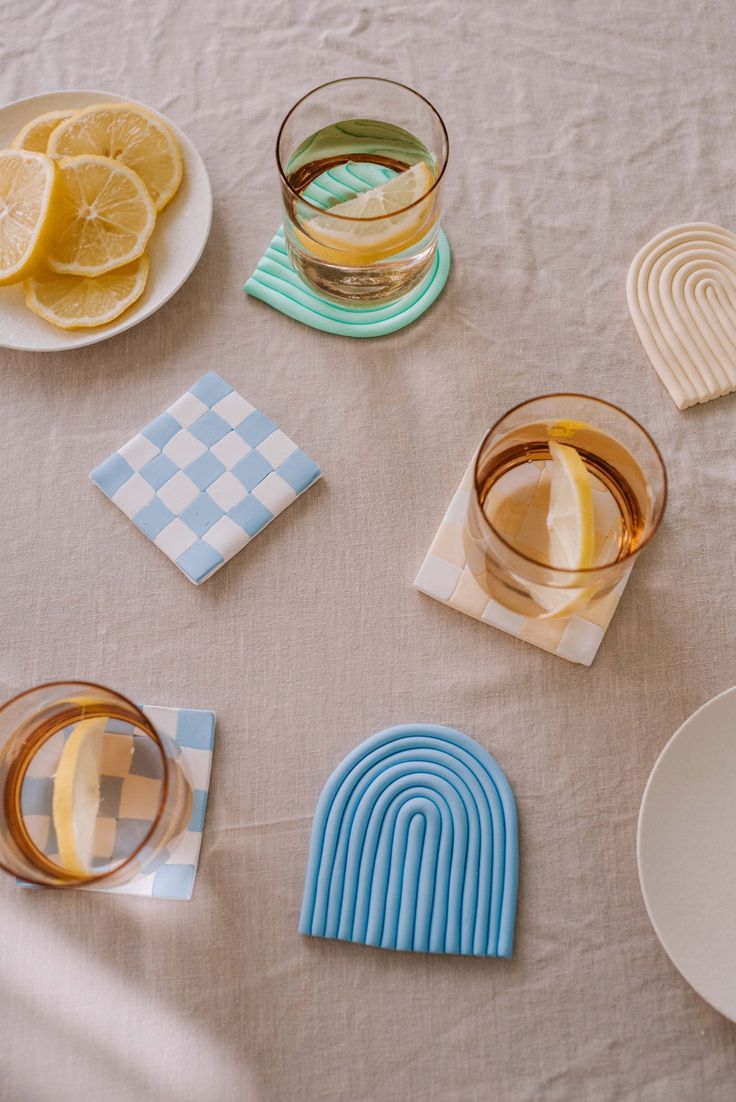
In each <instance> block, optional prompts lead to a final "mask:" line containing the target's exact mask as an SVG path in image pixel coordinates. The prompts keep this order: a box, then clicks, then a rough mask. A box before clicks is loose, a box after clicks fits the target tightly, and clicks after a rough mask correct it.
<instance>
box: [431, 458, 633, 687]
mask: <svg viewBox="0 0 736 1102" xmlns="http://www.w3.org/2000/svg"><path fill="white" fill-rule="evenodd" d="M474 467H475V459H474V458H473V460H471V462H470V465H469V467H468V469H467V470H466V472H465V475H464V476H463V480H462V482H461V483H460V486H459V487H458V489H457V491H456V493H455V495H454V497H453V499H452V501H451V502H450V505H449V508H448V510H447V512H446V513H445V516H444V519H443V521H442V524H441V525H440V527H439V530H438V532H437V535H436V536H435V537H434V540H433V541H432V545H431V547H430V549H429V551H428V553H427V555H426V557H425V559H424V562H423V563H422V565H421V566H420V568H419V573H418V574H417V576H416V578H415V579H414V588H415V589H418V590H419V591H420V592H421V593H425V594H426V595H427V596H428V597H433V598H434V599H435V600H436V601H441V602H442V604H444V605H449V606H450V608H454V609H456V610H457V611H458V612H464V613H465V615H466V616H472V617H473V619H475V620H481V621H482V622H483V623H484V624H490V625H491V626H492V627H494V628H498V629H499V631H505V632H506V634H507V635H514V636H515V637H516V638H517V639H523V640H524V642H526V643H533V644H534V646H535V647H541V649H542V650H546V651H549V653H550V654H556V655H557V656H558V658H566V659H567V661H568V662H577V663H578V664H579V665H582V666H590V665H591V664H592V662H593V659H594V658H595V656H596V654H597V653H598V648H599V647H600V645H601V643H602V642H603V636H604V635H605V633H606V628H607V627H608V625H609V624H610V622H611V620H612V619H613V614H614V612H615V611H616V608H617V607H618V603H619V601H620V600H621V595H622V594H623V591H624V589H625V587H626V583H627V581H628V580H629V574H630V573H631V569H629V571H628V572H627V573H626V574H625V575H624V577H623V578H622V579H621V580H620V581H619V582H618V583H617V585H615V586H614V588H613V589H612V590H611V592H610V593H609V594H608V595H607V596H606V597H603V598H601V599H600V600H597V601H595V602H594V603H593V604H592V605H591V606H590V607H588V608H583V609H581V610H580V611H579V612H577V613H576V614H575V615H574V616H569V617H567V618H565V617H560V618H559V619H556V620H535V619H530V618H529V617H527V616H521V615H519V613H517V612H512V611H511V610H510V609H507V608H504V606H503V605H501V604H499V603H498V601H494V600H493V599H492V598H490V597H489V596H488V594H487V593H486V591H485V590H484V589H483V588H482V586H481V585H479V584H478V581H477V579H476V578H475V576H474V574H473V573H472V571H471V570H470V568H469V567H468V565H467V558H466V555H465V547H464V542H463V530H464V528H465V519H466V517H467V512H468V501H469V499H470V493H471V490H472V486H473V471H474ZM546 520H547V514H546V511H543V510H542V509H540V508H537V507H536V506H535V505H534V503H533V501H532V502H530V503H529V505H528V508H527V510H526V512H525V514H524V516H523V518H520V525H524V526H525V530H526V531H528V533H529V535H528V537H527V538H528V539H529V541H530V542H531V541H532V540H533V538H534V532H535V531H544V532H546ZM598 522H599V516H598V512H597V511H596V523H598ZM603 531H604V532H605V529H603ZM523 534H524V532H523V531H521V530H520V535H523Z"/></svg>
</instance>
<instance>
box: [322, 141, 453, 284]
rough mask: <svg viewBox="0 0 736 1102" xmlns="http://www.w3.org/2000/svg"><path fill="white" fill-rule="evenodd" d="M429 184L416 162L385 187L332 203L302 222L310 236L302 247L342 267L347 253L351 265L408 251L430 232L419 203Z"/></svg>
mask: <svg viewBox="0 0 736 1102" xmlns="http://www.w3.org/2000/svg"><path fill="white" fill-rule="evenodd" d="M433 182H434V176H433V174H432V171H431V169H430V168H429V166H428V165H426V164H425V163H424V161H419V162H418V163H417V164H415V165H414V166H413V167H412V168H408V169H407V170H406V172H401V173H399V175H398V176H394V178H393V179H392V180H389V181H388V183H386V184H381V186H380V187H373V188H369V189H368V190H367V191H362V192H361V193H360V194H359V195H356V196H355V198H354V199H347V200H345V202H343V203H336V204H335V205H334V206H332V207H330V208H329V210H328V211H327V212H326V213H325V214H318V215H316V217H314V218H312V219H310V221H309V222H306V223H304V227H305V229H306V230H307V231H308V234H309V236H308V237H307V236H306V235H304V237H303V240H304V243H305V245H306V247H307V248H309V250H310V251H311V252H313V253H316V254H319V255H320V256H321V257H322V258H323V259H325V260H328V261H333V262H336V263H343V264H344V263H349V262H350V256H351V255H352V257H353V259H354V260H355V262H356V264H367V263H371V262H372V261H375V260H381V259H383V258H385V257H387V256H390V255H391V254H392V253H394V252H396V251H397V250H399V249H408V248H409V247H410V245H413V244H414V243H415V242H416V241H417V240H419V239H420V238H421V237H422V236H423V235H424V234H425V233H426V232H427V230H428V228H429V226H428V216H429V213H430V211H429V209H428V203H427V202H418V200H421V199H422V198H423V197H424V196H425V195H426V194H427V192H428V191H429V189H430V188H431V187H432V184H433ZM413 204H416V205H413ZM407 208H410V209H407ZM394 212H396V213H394ZM335 216H337V217H335ZM333 254H339V256H334V255H333ZM346 254H347V256H346Z"/></svg>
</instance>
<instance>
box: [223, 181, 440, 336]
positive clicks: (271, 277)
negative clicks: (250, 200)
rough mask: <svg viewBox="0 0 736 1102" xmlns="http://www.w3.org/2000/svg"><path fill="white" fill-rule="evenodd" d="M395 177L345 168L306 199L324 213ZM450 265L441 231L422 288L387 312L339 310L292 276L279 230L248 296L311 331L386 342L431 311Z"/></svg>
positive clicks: (318, 184)
mask: <svg viewBox="0 0 736 1102" xmlns="http://www.w3.org/2000/svg"><path fill="white" fill-rule="evenodd" d="M395 175H396V173H395V172H393V171H392V170H391V169H386V168H381V167H380V166H379V165H371V164H358V165H353V166H352V168H348V167H347V165H341V166H339V167H338V168H334V169H330V170H329V172H323V173H322V175H321V176H320V177H319V181H317V180H315V181H314V182H313V183H311V184H310V185H309V187H308V188H307V189H306V191H305V193H304V194H305V196H306V198H307V199H309V200H310V201H311V202H312V203H314V204H315V205H317V206H323V207H325V208H326V207H328V206H330V205H331V203H332V201H333V200H334V199H338V200H340V201H343V200H346V199H350V198H352V197H353V196H354V195H355V193H356V192H359V191H365V190H366V189H367V188H371V187H378V186H380V185H381V184H384V183H386V181H387V180H390V179H391V178H392V177H393V176H395ZM450 263H451V254H450V246H449V243H448V241H447V238H446V237H445V234H444V232H443V231H442V230H440V235H439V242H438V244H437V251H436V253H435V257H434V262H433V264H432V268H431V271H430V272H429V275H428V276H427V277H426V279H424V280H423V281H422V282H421V283H420V284H419V286H418V287H415V288H414V289H413V290H412V291H410V292H409V293H408V294H407V295H404V297H403V298H400V299H398V301H397V302H391V303H389V304H388V305H387V306H376V307H371V308H370V309H363V308H360V307H355V306H338V305H337V304H336V303H333V302H328V301H327V300H326V299H323V298H321V297H320V296H319V295H317V294H316V293H315V292H314V291H313V290H312V289H311V288H310V287H308V286H307V284H306V283H305V282H304V280H303V279H301V277H300V276H298V275H297V273H296V272H295V271H294V268H293V267H292V264H291V261H290V260H289V257H288V255H287V252H286V242H285V241H284V230H283V227H280V228H279V230H278V232H277V234H276V236H275V237H274V238H273V239H272V241H271V244H270V245H269V246H268V248H267V249H266V251H265V253H264V254H263V256H262V257H261V259H260V260H259V261H258V266H257V267H256V270H255V272H254V273H253V275H252V276H251V277H250V279H249V280H248V282H247V283H246V284H245V287H244V290H245V292H246V293H247V294H249V295H250V296H251V297H252V298H258V299H260V300H261V301H262V302H266V303H268V305H269V306H273V308H274V309H275V310H279V311H280V312H281V313H282V314H286V315H287V316H288V317H290V318H294V320H295V321H300V322H302V323H303V324H304V325H309V326H311V327H312V328H313V329H321V330H322V331H323V332H325V333H336V334H337V335H338V336H343V337H382V336H385V335H386V334H387V333H394V332H396V330H397V329H403V328H404V326H406V325H410V324H411V323H412V322H413V321H416V319H417V318H419V317H421V315H422V314H423V313H425V311H427V310H428V309H429V307H430V306H431V305H432V303H433V302H434V301H435V299H436V298H437V297H438V295H439V294H440V292H441V291H442V289H443V287H444V286H445V283H446V282H447V277H448V275H449V273H450Z"/></svg>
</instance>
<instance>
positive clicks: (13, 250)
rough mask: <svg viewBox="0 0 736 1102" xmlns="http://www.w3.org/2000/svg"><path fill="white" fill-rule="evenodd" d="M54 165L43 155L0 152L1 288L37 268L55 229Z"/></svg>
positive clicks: (56, 185) (56, 188) (56, 182)
mask: <svg viewBox="0 0 736 1102" xmlns="http://www.w3.org/2000/svg"><path fill="white" fill-rule="evenodd" d="M59 186H60V185H59V174H58V170H57V167H56V165H55V164H54V162H53V161H52V160H51V158H50V157H47V156H46V155H45V154H43V153H29V152H27V151H26V150H23V149H3V150H0V286H3V285H4V284H6V283H18V282H19V281H20V280H22V279H25V278H26V276H27V275H30V273H31V272H32V271H33V270H34V269H35V268H36V267H37V266H38V264H39V263H40V262H41V260H42V259H43V256H44V254H45V252H46V249H47V247H48V244H49V241H50V239H51V237H52V236H53V234H54V232H55V229H56V214H55V209H56V203H57V199H58V196H59Z"/></svg>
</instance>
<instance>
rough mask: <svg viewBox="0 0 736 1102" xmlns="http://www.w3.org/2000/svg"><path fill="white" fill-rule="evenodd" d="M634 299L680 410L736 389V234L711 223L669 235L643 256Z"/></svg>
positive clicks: (630, 291)
mask: <svg viewBox="0 0 736 1102" xmlns="http://www.w3.org/2000/svg"><path fill="white" fill-rule="evenodd" d="M626 296H627V298H628V302H629V310H630V311H631V316H632V318H633V319H634V325H635V326H636V330H637V332H638V334H639V336H640V338H641V342H642V344H643V345H644V348H645V349H646V352H647V355H648V356H649V359H650V360H651V361H652V364H653V366H654V369H655V371H656V372H657V374H658V375H659V377H660V379H661V380H662V382H663V383H664V385H665V386H666V387H667V389H668V391H669V392H670V394H671V395H672V397H673V399H674V400H675V403H676V404H677V406H678V408H679V409H687V407H688V406H694V405H696V403H698V402H708V401H710V399H711V398H718V397H720V396H721V395H723V394H729V393H731V391H733V390H736V234H733V233H731V232H730V231H729V230H724V229H722V228H721V226H714V225H712V224H711V223H709V222H692V223H687V224H685V225H682V226H672V227H671V228H670V229H668V230H663V231H662V233H660V234H658V235H657V236H656V237H654V238H652V240H651V241H649V242H648V243H647V244H646V245H645V246H644V248H643V249H640V251H639V252H638V253H637V255H636V256H635V258H634V261H633V263H632V265H631V268H630V269H629V276H628V280H627V284H626Z"/></svg>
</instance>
